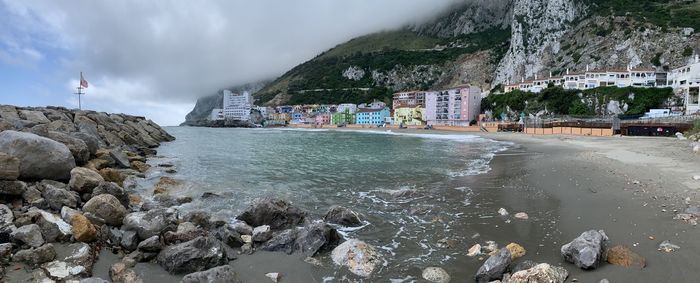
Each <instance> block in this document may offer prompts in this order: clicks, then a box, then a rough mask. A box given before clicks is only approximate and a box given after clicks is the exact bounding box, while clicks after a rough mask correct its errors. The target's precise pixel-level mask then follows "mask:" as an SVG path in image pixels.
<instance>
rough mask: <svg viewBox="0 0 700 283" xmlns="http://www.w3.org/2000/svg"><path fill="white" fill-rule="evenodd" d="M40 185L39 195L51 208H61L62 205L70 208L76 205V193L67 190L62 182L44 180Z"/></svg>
mask: <svg viewBox="0 0 700 283" xmlns="http://www.w3.org/2000/svg"><path fill="white" fill-rule="evenodd" d="M40 186H41V187H42V188H43V190H41V191H42V193H41V196H42V197H43V198H44V199H45V200H46V201H47V202H48V205H49V207H50V208H51V209H53V210H57V211H58V210H61V208H63V207H64V206H67V207H70V208H76V207H78V199H79V197H78V195H77V194H76V193H74V192H71V191H69V190H67V186H66V185H65V184H63V183H59V182H55V181H49V180H44V181H41V183H40Z"/></svg>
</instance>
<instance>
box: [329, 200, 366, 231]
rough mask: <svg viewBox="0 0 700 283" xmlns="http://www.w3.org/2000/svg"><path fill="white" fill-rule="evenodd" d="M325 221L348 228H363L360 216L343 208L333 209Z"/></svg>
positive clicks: (335, 207) (334, 207)
mask: <svg viewBox="0 0 700 283" xmlns="http://www.w3.org/2000/svg"><path fill="white" fill-rule="evenodd" d="M323 220H324V221H326V222H328V223H333V224H339V225H343V226H346V227H357V226H362V221H361V220H360V216H359V214H357V212H354V211H352V210H350V209H347V208H345V207H342V206H337V205H336V206H333V207H331V208H330V209H329V210H328V212H326V215H325V216H324V217H323Z"/></svg>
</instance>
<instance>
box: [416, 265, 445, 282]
mask: <svg viewBox="0 0 700 283" xmlns="http://www.w3.org/2000/svg"><path fill="white" fill-rule="evenodd" d="M421 276H422V277H423V279H425V280H428V281H430V282H434V283H448V282H450V279H451V278H450V274H448V273H447V271H445V270H444V269H442V268H440V267H428V268H426V269H423V273H422V274H421Z"/></svg>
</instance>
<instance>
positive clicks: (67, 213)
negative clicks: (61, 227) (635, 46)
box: [61, 206, 80, 223]
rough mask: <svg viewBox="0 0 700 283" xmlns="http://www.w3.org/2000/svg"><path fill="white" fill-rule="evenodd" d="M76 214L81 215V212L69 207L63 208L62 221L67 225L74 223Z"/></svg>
mask: <svg viewBox="0 0 700 283" xmlns="http://www.w3.org/2000/svg"><path fill="white" fill-rule="evenodd" d="M76 214H80V212H78V211H77V210H75V209H72V208H70V207H67V206H64V207H62V208H61V219H63V221H65V222H66V223H70V222H71V221H73V215H76Z"/></svg>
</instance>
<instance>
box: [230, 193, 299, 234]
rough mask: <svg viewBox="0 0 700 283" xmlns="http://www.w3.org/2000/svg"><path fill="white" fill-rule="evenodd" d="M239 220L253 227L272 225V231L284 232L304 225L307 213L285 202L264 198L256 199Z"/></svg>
mask: <svg viewBox="0 0 700 283" xmlns="http://www.w3.org/2000/svg"><path fill="white" fill-rule="evenodd" d="M237 218H238V219H239V220H242V221H245V223H247V224H248V225H251V226H256V227H257V226H261V225H270V229H272V230H283V229H289V228H293V227H296V226H298V225H300V224H302V223H303V222H304V220H305V219H306V212H304V211H302V210H300V209H298V208H296V207H293V206H292V205H291V204H290V203H289V202H287V201H285V200H281V199H273V198H262V199H256V200H255V201H254V202H253V203H252V204H251V205H250V206H249V207H248V208H247V209H246V210H245V211H244V212H243V213H242V214H241V215H239V216H238V217H237Z"/></svg>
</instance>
